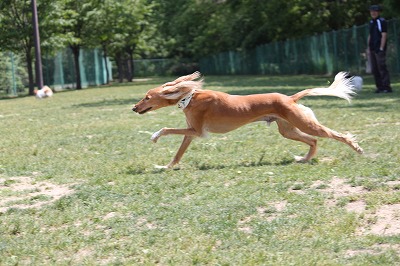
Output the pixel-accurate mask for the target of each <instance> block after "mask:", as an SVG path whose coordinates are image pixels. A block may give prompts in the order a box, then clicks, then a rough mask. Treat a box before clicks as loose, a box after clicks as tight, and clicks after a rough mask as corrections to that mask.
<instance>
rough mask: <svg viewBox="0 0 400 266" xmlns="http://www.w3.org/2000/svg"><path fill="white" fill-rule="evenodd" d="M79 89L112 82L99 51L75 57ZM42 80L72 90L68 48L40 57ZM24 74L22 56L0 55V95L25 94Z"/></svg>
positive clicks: (82, 52) (71, 62)
mask: <svg viewBox="0 0 400 266" xmlns="http://www.w3.org/2000/svg"><path fill="white" fill-rule="evenodd" d="M79 64H80V74H81V82H82V84H81V85H82V87H83V88H85V87H88V86H96V85H101V84H105V83H106V82H107V70H106V66H107V67H108V72H109V80H111V79H112V65H111V62H110V60H109V59H108V58H107V59H106V60H104V58H103V56H102V52H101V50H100V49H82V50H81V52H80V57H79ZM42 65H43V81H44V84H45V85H48V86H50V87H51V88H53V89H58V90H60V89H67V88H75V87H76V77H75V68H74V60H73V55H72V52H71V50H70V49H64V50H62V51H60V52H58V53H56V54H55V55H45V56H44V58H42ZM27 86H28V73H27V70H26V62H25V60H24V57H23V56H22V55H18V54H14V53H11V52H0V96H1V95H9V96H17V95H18V94H21V93H26V92H27V89H26V87H27Z"/></svg>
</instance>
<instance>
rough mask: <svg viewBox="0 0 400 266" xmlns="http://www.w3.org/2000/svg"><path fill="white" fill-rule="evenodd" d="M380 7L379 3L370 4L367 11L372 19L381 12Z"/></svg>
mask: <svg viewBox="0 0 400 266" xmlns="http://www.w3.org/2000/svg"><path fill="white" fill-rule="evenodd" d="M381 11H382V7H381V6H380V5H372V6H370V7H369V13H370V14H371V17H372V18H373V19H376V18H377V17H379V15H380V14H381Z"/></svg>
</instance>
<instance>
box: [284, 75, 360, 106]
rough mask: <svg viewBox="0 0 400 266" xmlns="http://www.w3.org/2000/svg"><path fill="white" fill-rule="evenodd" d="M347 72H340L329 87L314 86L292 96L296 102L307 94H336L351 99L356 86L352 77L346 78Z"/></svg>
mask: <svg viewBox="0 0 400 266" xmlns="http://www.w3.org/2000/svg"><path fill="white" fill-rule="evenodd" d="M346 76H347V73H346V72H339V73H338V74H337V75H336V76H335V80H334V81H333V83H332V84H331V85H330V86H329V87H328V88H314V89H308V90H303V91H301V92H298V93H296V94H294V95H293V96H291V97H292V98H293V100H294V101H295V102H297V101H298V100H300V99H301V98H303V97H305V96H335V97H339V98H342V99H345V100H347V101H348V102H350V101H351V97H352V96H353V95H354V94H356V92H355V88H354V86H353V85H352V82H351V80H352V79H353V78H352V77H351V78H346Z"/></svg>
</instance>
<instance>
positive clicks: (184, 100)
mask: <svg viewBox="0 0 400 266" xmlns="http://www.w3.org/2000/svg"><path fill="white" fill-rule="evenodd" d="M194 92H195V91H192V92H191V93H189V94H188V95H186V96H185V97H184V98H182V99H180V100H179V102H178V108H179V109H182V110H183V109H185V108H186V107H187V106H188V105H189V103H190V100H192V97H193V94H194Z"/></svg>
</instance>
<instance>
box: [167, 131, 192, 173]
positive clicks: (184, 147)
mask: <svg viewBox="0 0 400 266" xmlns="http://www.w3.org/2000/svg"><path fill="white" fill-rule="evenodd" d="M193 139H194V137H193V136H185V137H184V138H183V141H182V144H181V146H180V147H179V150H178V152H177V153H176V155H175V157H174V158H173V159H172V161H171V162H170V163H169V164H167V165H166V166H165V168H172V167H173V166H174V165H176V164H177V163H179V161H180V160H181V159H182V156H183V154H184V153H185V151H186V150H187V148H188V147H189V145H190V143H191V142H192V140H193Z"/></svg>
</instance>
